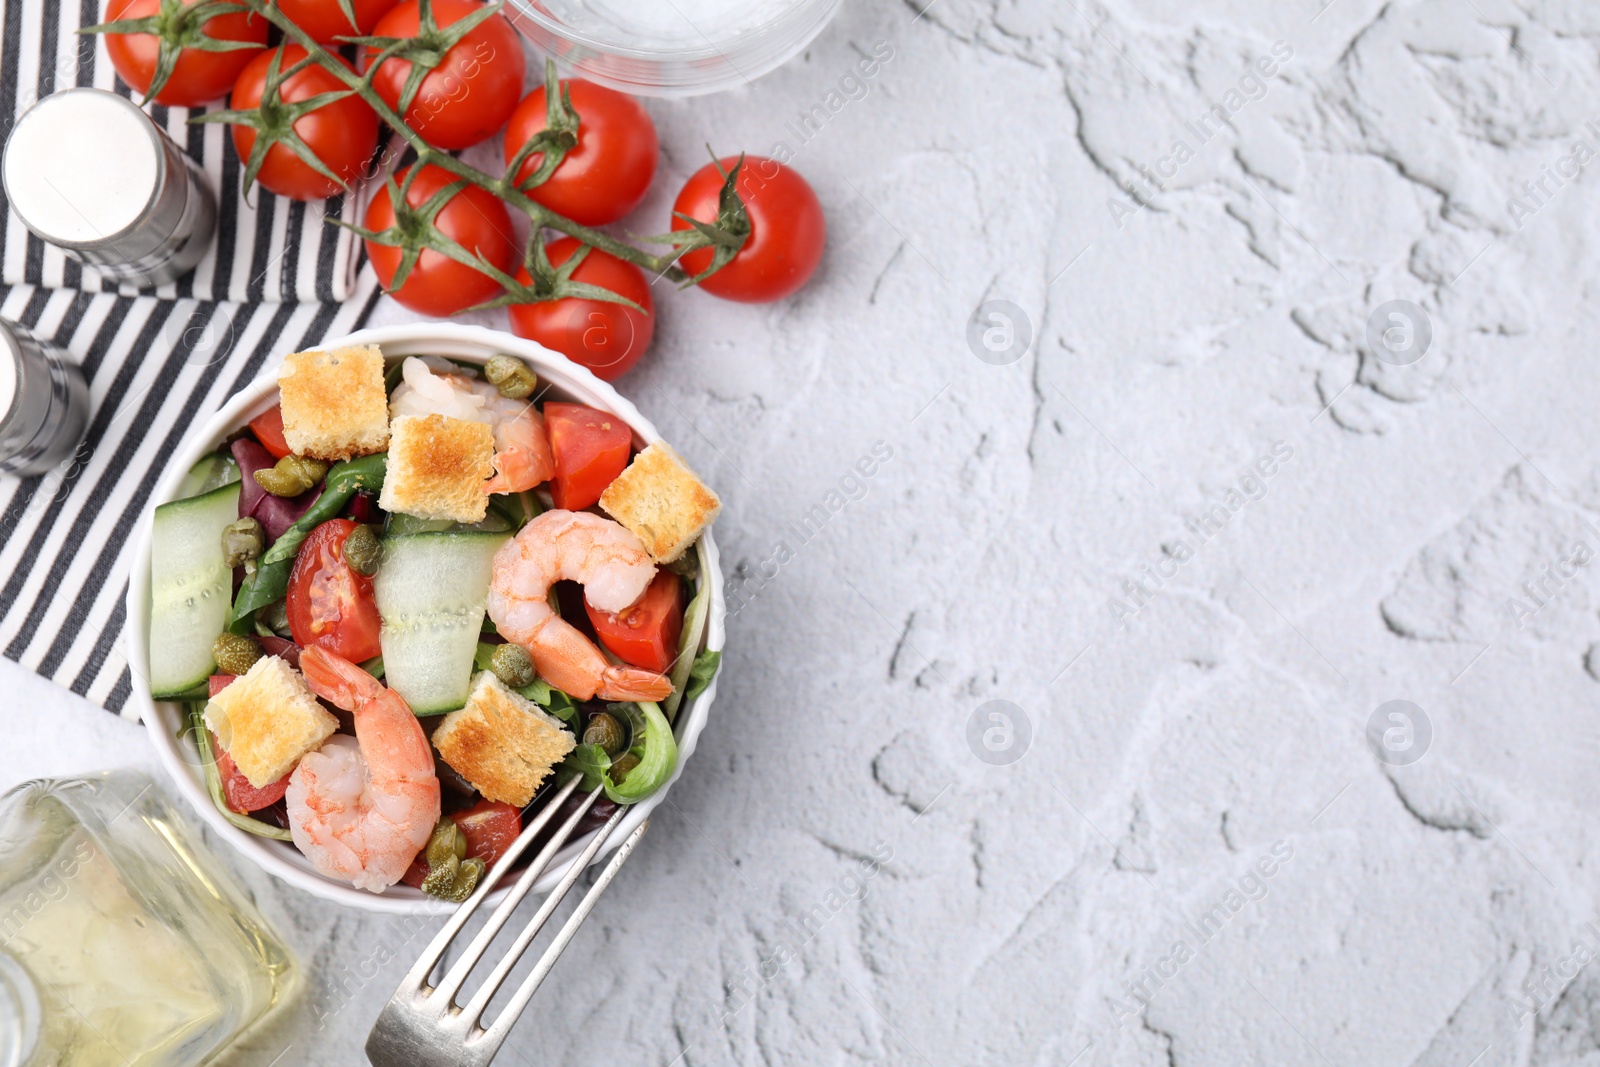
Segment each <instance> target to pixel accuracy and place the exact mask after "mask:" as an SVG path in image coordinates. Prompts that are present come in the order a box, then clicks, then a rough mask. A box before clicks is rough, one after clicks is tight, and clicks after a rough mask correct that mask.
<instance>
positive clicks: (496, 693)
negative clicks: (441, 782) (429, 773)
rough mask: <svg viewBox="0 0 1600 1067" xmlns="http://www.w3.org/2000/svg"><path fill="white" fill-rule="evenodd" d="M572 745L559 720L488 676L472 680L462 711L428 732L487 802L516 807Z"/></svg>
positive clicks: (574, 744)
mask: <svg viewBox="0 0 1600 1067" xmlns="http://www.w3.org/2000/svg"><path fill="white" fill-rule="evenodd" d="M577 744H578V742H577V741H576V740H575V739H574V738H573V736H572V734H571V733H569V732H568V731H567V729H566V728H565V727H563V726H562V725H561V720H559V719H557V718H555V717H554V716H553V715H551V714H550V713H549V712H547V711H545V710H544V709H543V708H541V707H539V705H537V704H535V703H533V702H532V701H531V700H527V699H525V698H524V697H523V696H522V694H520V693H513V692H512V691H511V690H509V689H507V688H506V687H505V685H504V684H503V683H502V682H501V681H500V679H498V678H496V677H495V676H494V675H493V674H491V673H490V672H489V671H481V672H479V674H478V676H477V677H476V678H474V679H473V680H472V694H471V695H470V696H469V697H467V706H466V707H464V708H462V709H461V710H460V711H452V712H451V713H450V714H448V715H446V716H445V717H444V721H443V722H441V723H440V724H439V728H438V729H436V730H434V731H433V745H434V747H435V748H437V749H438V750H439V755H441V756H443V757H444V761H445V762H446V763H448V764H449V765H450V766H451V767H453V768H455V770H456V773H458V774H460V775H461V777H463V778H465V779H466V780H467V781H469V782H471V783H472V787H473V788H474V789H476V790H477V791H478V792H480V793H482V794H483V795H484V797H486V798H487V799H489V800H498V801H502V802H504V803H506V804H512V805H515V806H516V807H519V808H522V807H526V806H527V804H528V802H529V801H530V800H532V799H533V794H534V793H535V792H536V791H538V788H539V783H540V782H542V781H544V779H545V776H546V775H548V774H549V773H550V772H551V770H553V769H554V768H555V765H556V764H558V763H560V762H561V761H562V760H563V759H565V758H566V755H567V753H569V752H571V751H572V750H573V749H574V748H576V747H577Z"/></svg>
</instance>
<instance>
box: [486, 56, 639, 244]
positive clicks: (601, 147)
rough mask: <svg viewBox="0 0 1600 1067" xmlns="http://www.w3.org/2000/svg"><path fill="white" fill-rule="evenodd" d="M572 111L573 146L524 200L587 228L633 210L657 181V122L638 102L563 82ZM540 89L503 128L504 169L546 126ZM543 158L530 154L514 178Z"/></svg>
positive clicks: (535, 167) (533, 168)
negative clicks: (574, 126) (574, 122)
mask: <svg viewBox="0 0 1600 1067" xmlns="http://www.w3.org/2000/svg"><path fill="white" fill-rule="evenodd" d="M561 84H562V85H563V86H566V87H568V90H569V92H570V94H571V96H572V109H573V110H574V111H576V112H577V113H578V143H577V146H576V147H574V148H573V149H572V150H571V151H569V152H568V153H567V154H566V155H565V156H564V157H563V158H562V160H561V165H560V166H558V167H556V169H555V171H554V172H553V173H552V174H551V175H550V177H549V178H547V179H546V180H545V181H544V182H543V183H541V184H539V185H536V186H534V187H533V188H532V189H530V190H528V196H529V197H530V198H532V199H533V200H535V201H536V202H538V203H540V204H543V205H544V206H545V207H547V208H549V209H551V210H552V211H556V212H559V213H560V214H562V215H565V216H567V218H569V219H571V220H573V221H574V222H581V223H583V225H585V226H603V225H605V224H606V223H608V222H616V221H617V220H618V219H620V218H622V217H623V216H624V215H626V214H627V213H628V212H630V211H632V210H633V209H634V208H636V207H638V206H639V201H641V200H643V199H644V194H645V193H647V192H648V191H649V190H650V181H651V179H653V178H654V177H655V176H656V156H657V154H658V153H659V150H660V143H659V142H658V141H657V139H656V126H655V123H653V122H651V121H650V116H649V114H648V113H647V112H646V111H645V109H644V108H643V107H641V106H640V104H639V101H637V100H635V99H634V98H633V97H631V96H627V95H625V94H623V93H619V92H616V91H615V90H613V89H607V88H606V87H605V86H603V85H596V84H594V83H593V82H587V81H583V80H582V79H579V78H575V79H573V80H571V81H563V82H562V83H561ZM546 118H547V112H546V99H545V89H544V86H542V85H541V86H539V87H538V88H537V89H535V90H534V91H533V92H531V93H529V94H528V95H527V96H525V97H523V100H522V103H520V104H518V105H517V110H516V111H514V112H512V114H511V124H510V125H509V126H507V127H506V163H507V164H508V165H509V164H510V163H511V161H512V160H513V159H515V158H516V155H517V152H518V150H519V149H521V148H522V146H523V145H524V144H526V143H527V142H528V141H529V140H531V139H532V138H533V136H534V135H535V134H537V133H539V132H540V131H542V130H544V129H545V127H546V126H547V122H546ZM543 159H544V156H543V154H542V153H539V152H535V153H534V154H533V155H531V156H529V157H528V159H527V161H526V162H525V163H523V165H522V169H521V170H519V171H518V172H517V178H518V180H519V181H520V180H522V179H525V178H527V177H528V176H529V175H531V174H533V172H534V171H536V170H538V169H539V164H540V162H541V161H542V160H543Z"/></svg>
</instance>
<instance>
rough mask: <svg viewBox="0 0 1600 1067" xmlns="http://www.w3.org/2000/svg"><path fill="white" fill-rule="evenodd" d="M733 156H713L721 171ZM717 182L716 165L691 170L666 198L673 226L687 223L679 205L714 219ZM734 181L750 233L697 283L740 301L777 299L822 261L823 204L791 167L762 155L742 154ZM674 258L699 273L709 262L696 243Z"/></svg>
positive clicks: (729, 167) (693, 215)
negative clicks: (680, 186)
mask: <svg viewBox="0 0 1600 1067" xmlns="http://www.w3.org/2000/svg"><path fill="white" fill-rule="evenodd" d="M738 162H739V158H738V157H737V156H729V157H726V158H724V159H721V160H719V161H718V163H720V164H721V166H722V169H723V171H724V172H727V171H731V170H732V169H733V167H734V166H735V165H736V164H737V163H738ZM722 186H723V178H722V175H721V174H719V173H717V168H716V166H715V165H712V164H709V163H708V164H706V165H705V166H704V167H701V168H700V169H699V170H698V171H696V172H695V173H694V175H693V176H692V177H691V178H690V179H689V180H688V181H687V182H685V183H684V186H683V189H682V191H680V192H679V193H678V199H677V202H676V203H674V204H673V205H672V210H673V212H674V215H673V218H672V228H673V229H674V230H687V229H689V224H688V223H687V222H684V221H683V220H682V219H680V218H678V217H677V214H676V213H678V212H681V213H683V214H685V215H688V216H689V217H690V218H694V219H699V220H700V221H702V222H715V221H716V219H717V206H718V203H717V201H718V195H719V194H720V193H721V192H722ZM736 188H737V189H738V191H739V196H740V198H741V199H743V200H744V205H745V210H746V212H748V213H749V216H750V237H749V239H748V240H747V241H746V242H745V245H744V247H743V248H741V249H739V253H738V255H736V256H734V257H733V259H732V260H731V261H730V262H729V263H728V264H727V265H726V266H724V267H723V268H722V269H721V270H719V271H717V272H716V273H715V274H713V275H712V276H711V277H709V278H707V279H706V280H705V281H703V282H701V283H700V288H702V289H704V290H705V291H706V292H708V293H710V294H711V295H712V296H720V297H722V298H723V299H724V300H738V301H742V302H744V303H763V302H765V301H768V300H782V299H783V298H784V297H786V296H789V295H790V294H792V293H794V292H795V291H796V290H798V289H799V288H800V287H801V286H802V285H804V284H805V283H806V282H807V281H808V280H809V279H810V278H811V275H812V274H814V273H815V272H816V269H817V264H818V263H820V262H821V261H822V246H823V243H824V240H825V239H826V237H827V223H826V221H825V220H824V219H823V217H822V204H821V202H820V201H819V200H817V194H816V193H814V192H812V190H811V186H810V185H809V184H807V182H806V180H805V179H804V178H802V177H800V175H799V174H798V173H796V172H795V171H794V170H793V169H792V168H790V167H786V166H784V165H783V164H782V163H779V162H778V161H777V160H775V159H768V158H766V157H764V156H745V158H744V166H743V167H742V168H740V170H739V178H738V181H737V183H736ZM678 263H679V265H680V266H682V267H683V269H684V270H685V271H687V272H688V273H689V274H699V273H700V272H701V271H703V270H705V269H706V268H707V267H709V266H710V265H711V250H710V249H697V250H695V251H693V252H690V253H688V254H687V255H685V256H684V257H683V258H682V259H680V260H679V261H678Z"/></svg>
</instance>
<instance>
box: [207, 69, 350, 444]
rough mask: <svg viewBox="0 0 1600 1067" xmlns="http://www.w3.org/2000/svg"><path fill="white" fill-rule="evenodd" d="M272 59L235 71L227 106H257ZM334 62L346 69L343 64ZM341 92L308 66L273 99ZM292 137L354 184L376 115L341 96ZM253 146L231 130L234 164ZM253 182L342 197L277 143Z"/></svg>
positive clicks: (287, 191)
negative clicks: (295, 136)
mask: <svg viewBox="0 0 1600 1067" xmlns="http://www.w3.org/2000/svg"><path fill="white" fill-rule="evenodd" d="M282 52H283V59H282V60H281V67H282V68H287V67H290V66H292V65H293V64H295V63H298V62H299V61H300V60H302V59H304V58H305V55H306V50H305V49H304V48H301V47H300V46H299V45H297V44H290V45H284V47H283V49H282ZM272 56H273V53H271V52H263V53H261V54H260V55H258V56H256V58H255V59H253V60H251V61H250V65H249V66H247V67H245V68H244V70H242V71H240V73H239V80H238V81H237V82H235V83H234V86H233V99H232V101H231V102H230V106H231V107H234V108H236V109H238V110H241V111H243V110H247V109H250V108H254V107H256V106H257V105H258V104H260V103H261V94H262V91H263V89H264V88H265V86H266V83H267V68H268V67H270V66H271V65H272ZM336 58H337V57H336ZM339 62H341V63H344V65H345V66H346V67H349V66H350V64H348V63H345V62H344V60H343V59H340V60H339ZM353 69H354V68H352V71H353ZM344 88H345V85H344V83H343V82H341V81H340V80H339V79H338V78H335V77H334V76H333V75H332V74H330V73H329V72H328V71H326V70H324V69H322V68H321V67H317V66H312V67H307V68H306V69H305V70H302V71H300V72H299V73H298V74H294V75H291V76H290V77H289V79H288V80H287V81H285V82H284V83H283V84H282V85H281V86H279V88H278V95H279V96H281V97H282V98H283V101H284V102H285V103H288V104H297V103H299V102H300V101H302V100H307V99H309V98H311V97H313V96H316V95H318V94H319V93H329V92H337V91H339V90H341V89H344ZM294 132H295V133H297V134H299V135H300V139H301V140H302V141H304V142H305V143H306V145H307V146H309V147H310V149H311V151H312V152H313V153H315V154H316V157H317V158H318V159H320V160H322V163H323V165H324V166H326V167H327V168H328V169H329V170H331V171H333V172H334V173H335V174H337V175H339V177H341V178H343V179H344V180H345V181H346V182H347V183H349V184H351V185H354V184H355V181H356V179H357V178H359V177H360V176H361V172H362V170H363V169H364V168H365V167H366V165H367V160H369V159H371V158H372V153H373V151H374V150H375V149H376V148H377V147H378V115H377V113H376V112H374V111H373V110H372V108H370V107H368V106H367V103H366V101H365V100H362V99H361V98H360V97H359V96H347V97H345V98H344V99H342V100H335V101H334V102H333V103H331V104H325V105H323V106H322V107H319V108H317V109H316V110H315V111H313V112H311V113H309V114H307V115H303V116H301V117H300V119H298V120H297V121H296V122H295V124H294ZM255 143H256V131H255V130H253V129H251V128H250V127H249V126H234V127H233V148H234V151H235V152H237V153H238V154H239V158H240V159H249V158H250V150H251V149H252V148H253V147H255ZM256 181H258V182H260V183H261V185H262V187H263V188H266V189H270V190H272V191H273V192H275V193H277V194H278V195H279V196H287V197H289V198H291V199H294V200H322V199H324V198H326V197H330V196H332V195H333V194H335V193H338V192H343V190H342V189H340V188H339V183H338V182H336V181H333V180H332V179H330V178H328V177H327V176H326V175H322V174H318V173H317V172H316V171H315V170H313V169H312V168H311V167H310V165H309V164H307V163H306V162H304V161H303V160H302V159H301V158H300V157H299V156H297V155H295V153H294V149H292V148H290V147H289V146H288V145H286V144H283V143H281V142H280V143H278V144H275V145H273V146H272V147H271V148H269V149H267V157H266V159H265V160H263V161H262V164H261V169H260V170H259V171H257V172H256ZM263 443H265V442H263Z"/></svg>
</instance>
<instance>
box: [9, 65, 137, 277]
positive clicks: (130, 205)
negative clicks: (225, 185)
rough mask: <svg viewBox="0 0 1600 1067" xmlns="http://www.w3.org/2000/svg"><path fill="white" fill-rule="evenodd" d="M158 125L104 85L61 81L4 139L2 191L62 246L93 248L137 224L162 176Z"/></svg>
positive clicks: (34, 227)
mask: <svg viewBox="0 0 1600 1067" xmlns="http://www.w3.org/2000/svg"><path fill="white" fill-rule="evenodd" d="M167 165H168V164H167V158H166V152H165V149H164V147H163V145H162V142H161V132H160V130H158V129H157V128H156V125H155V123H154V122H152V121H151V120H150V117H149V116H148V115H146V114H145V113H144V112H143V111H142V110H140V108H139V107H138V105H136V104H134V103H133V101H131V100H128V99H127V98H125V97H122V96H119V95H117V94H116V93H112V92H107V91H105V90H104V89H90V88H82V89H67V90H64V91H62V92H59V93H54V94H52V95H50V96H47V97H45V98H44V99H43V100H41V101H39V102H38V103H37V104H35V105H34V106H33V107H32V108H30V109H29V110H28V111H27V112H26V113H25V114H24V115H23V116H22V117H21V118H20V119H18V120H17V123H16V125H15V126H14V127H13V128H12V131H11V136H10V137H9V138H8V139H7V141H6V147H5V159H4V162H3V163H0V170H3V177H4V182H5V190H6V196H7V197H8V198H9V199H10V201H11V207H12V209H13V210H14V211H16V213H17V215H18V216H19V217H20V218H21V219H22V221H23V223H24V224H25V225H26V226H27V227H28V229H29V230H32V231H33V232H34V233H35V234H37V235H38V236H39V237H40V238H41V239H42V240H45V241H48V242H50V243H51V244H55V245H60V246H62V247H64V248H96V247H104V246H106V245H107V244H109V243H112V242H114V241H115V240H116V239H117V238H118V237H120V236H122V235H124V234H126V233H128V232H129V231H131V230H133V229H134V228H136V227H138V226H139V224H140V223H141V222H143V221H144V219H145V217H146V216H147V215H148V214H149V213H150V212H151V210H152V209H153V208H154V206H155V201H156V199H157V196H158V194H159V193H160V191H161V188H162V185H163V183H164V181H165V171H166V167H167Z"/></svg>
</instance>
